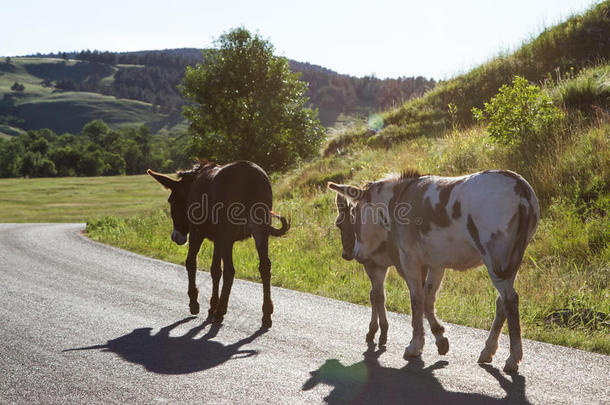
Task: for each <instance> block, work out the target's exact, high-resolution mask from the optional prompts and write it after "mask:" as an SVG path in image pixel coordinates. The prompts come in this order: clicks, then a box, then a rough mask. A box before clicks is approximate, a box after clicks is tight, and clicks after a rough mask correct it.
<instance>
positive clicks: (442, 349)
mask: <svg viewBox="0 0 610 405" xmlns="http://www.w3.org/2000/svg"><path fill="white" fill-rule="evenodd" d="M436 348H437V349H438V354H440V355H441V356H443V355H445V354H447V352H448V351H449V340H448V339H447V338H446V337H444V338H442V339H441V340H439V341H437V342H436Z"/></svg>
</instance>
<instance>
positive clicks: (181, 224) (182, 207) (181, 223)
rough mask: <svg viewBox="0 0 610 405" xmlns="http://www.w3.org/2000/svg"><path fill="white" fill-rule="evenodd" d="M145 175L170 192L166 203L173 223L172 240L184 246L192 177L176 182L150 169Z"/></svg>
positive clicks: (187, 228) (187, 229)
mask: <svg viewBox="0 0 610 405" xmlns="http://www.w3.org/2000/svg"><path fill="white" fill-rule="evenodd" d="M146 173H148V174H150V175H151V176H152V177H153V178H154V179H155V180H157V181H158V182H159V183H161V185H162V186H163V187H165V188H166V189H168V190H170V191H171V194H170V195H169V199H168V200H167V201H168V202H169V205H170V211H171V214H172V221H173V223H174V229H173V231H172V240H173V241H174V242H176V243H177V244H178V245H184V244H185V243H186V240H187V235H188V233H189V219H188V207H187V198H188V193H189V190H190V189H191V184H192V177H191V176H185V177H181V178H180V180H176V179H173V178H171V177H168V176H166V175H164V174H161V173H157V172H154V171H152V170H150V169H148V170H147V171H146Z"/></svg>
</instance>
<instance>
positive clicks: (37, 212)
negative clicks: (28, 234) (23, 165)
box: [0, 175, 167, 222]
mask: <svg viewBox="0 0 610 405" xmlns="http://www.w3.org/2000/svg"><path fill="white" fill-rule="evenodd" d="M0 190H1V191H2V192H1V193H0V222H86V221H87V220H93V219H96V218H100V217H103V216H107V215H125V216H126V215H133V214H135V213H137V212H142V211H146V210H149V209H159V208H161V207H164V206H165V205H166V200H167V192H166V191H165V190H163V189H162V188H161V186H160V185H159V184H158V183H157V182H155V181H153V180H152V178H151V177H150V176H148V175H141V176H117V177H62V178H48V179H45V178H36V179H0Z"/></svg>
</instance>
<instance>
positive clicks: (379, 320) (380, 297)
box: [364, 264, 388, 347]
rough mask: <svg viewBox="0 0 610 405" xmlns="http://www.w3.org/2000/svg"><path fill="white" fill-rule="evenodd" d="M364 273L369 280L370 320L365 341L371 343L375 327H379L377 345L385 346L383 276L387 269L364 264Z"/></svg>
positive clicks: (385, 324) (385, 316)
mask: <svg viewBox="0 0 610 405" xmlns="http://www.w3.org/2000/svg"><path fill="white" fill-rule="evenodd" d="M364 268H365V270H366V273H367V274H368V276H369V279H370V280H371V292H370V300H371V322H370V324H369V332H368V333H367V335H366V341H367V342H369V343H371V342H373V341H374V340H375V334H376V333H377V329H378V328H381V333H380V334H379V346H380V347H381V346H385V344H386V343H387V341H388V316H387V313H386V308H385V288H384V284H385V278H386V275H387V273H388V269H387V268H384V267H380V266H376V265H370V264H369V265H365V266H364Z"/></svg>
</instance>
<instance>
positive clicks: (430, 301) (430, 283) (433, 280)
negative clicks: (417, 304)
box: [424, 269, 449, 355]
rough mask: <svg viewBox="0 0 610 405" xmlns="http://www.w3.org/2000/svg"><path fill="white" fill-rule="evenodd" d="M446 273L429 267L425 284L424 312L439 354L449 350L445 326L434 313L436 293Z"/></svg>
mask: <svg viewBox="0 0 610 405" xmlns="http://www.w3.org/2000/svg"><path fill="white" fill-rule="evenodd" d="M444 275H445V269H429V270H428V276H427V278H426V283H425V286H424V313H425V314H426V319H428V324H429V325H430V330H431V331H432V334H434V337H435V339H436V348H437V349H438V354H440V355H443V354H447V352H448V351H449V340H447V338H446V337H445V328H444V327H443V325H442V324H441V323H440V322H439V321H438V319H437V318H436V315H435V313H434V302H435V301H436V293H437V292H438V289H439V288H440V286H441V281H443V277H444Z"/></svg>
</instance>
